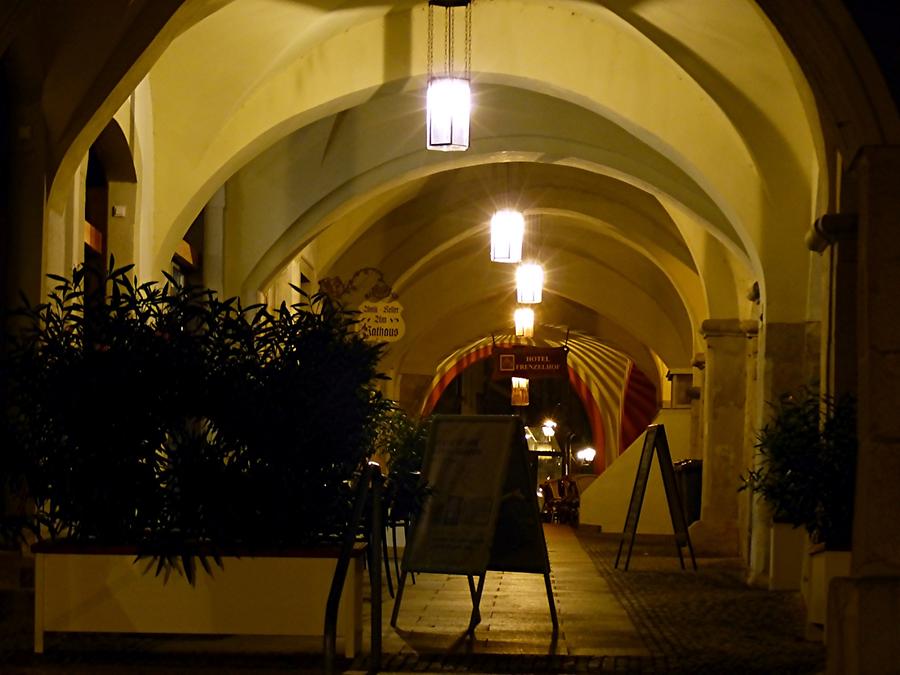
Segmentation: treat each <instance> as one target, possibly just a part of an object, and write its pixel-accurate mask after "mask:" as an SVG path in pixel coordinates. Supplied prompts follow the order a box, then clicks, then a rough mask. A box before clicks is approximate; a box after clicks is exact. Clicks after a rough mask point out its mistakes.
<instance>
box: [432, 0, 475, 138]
mask: <svg viewBox="0 0 900 675" xmlns="http://www.w3.org/2000/svg"><path fill="white" fill-rule="evenodd" d="M435 6H438V7H443V8H444V10H445V20H444V68H443V73H442V74H440V75H435V74H434V69H433V67H432V66H433V63H434V58H433V56H432V53H433V47H434V7H435ZM457 7H464V8H465V11H466V19H465V21H466V24H465V29H466V36H465V37H466V40H465V66H464V69H463V72H462V73H455V72H454V70H453V52H454V45H455V40H454V37H453V29H454V17H453V12H454V9H455V8H457ZM471 71H472V5H471V3H470V2H469V1H468V0H429V2H428V90H427V93H426V96H425V108H426V115H425V130H426V134H427V138H426V147H427V148H428V149H429V150H467V149H468V148H469V114H470V112H471V110H472V91H471V87H470V84H469V83H470V79H471V77H470V73H471Z"/></svg>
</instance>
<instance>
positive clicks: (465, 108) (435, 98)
mask: <svg viewBox="0 0 900 675" xmlns="http://www.w3.org/2000/svg"><path fill="white" fill-rule="evenodd" d="M471 107H472V95H471V90H470V89H469V81H468V80H467V79H463V78H460V77H436V78H434V79H432V80H431V81H430V82H429V83H428V94H427V96H426V108H427V114H426V128H427V130H428V140H427V147H428V149H429V150H448V151H449V150H467V149H468V147H469V111H470V110H471Z"/></svg>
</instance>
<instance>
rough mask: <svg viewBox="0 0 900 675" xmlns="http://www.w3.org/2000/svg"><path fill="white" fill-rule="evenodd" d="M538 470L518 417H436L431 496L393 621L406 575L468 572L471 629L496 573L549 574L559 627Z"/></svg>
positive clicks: (407, 559)
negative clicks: (534, 469) (539, 500)
mask: <svg viewBox="0 0 900 675" xmlns="http://www.w3.org/2000/svg"><path fill="white" fill-rule="evenodd" d="M531 474H532V472H531V470H530V469H529V463H528V444H527V443H526V441H525V428H524V426H523V425H522V421H521V420H520V419H519V418H518V417H516V416H512V415H435V416H434V417H433V418H432V425H431V435H430V437H429V440H428V447H427V450H426V453H425V460H424V463H423V466H422V479H423V480H424V482H425V484H426V485H427V486H428V490H429V493H428V496H427V497H426V499H425V502H424V504H423V507H422V510H421V512H420V513H419V515H418V516H417V518H416V520H415V524H414V526H413V530H412V533H411V535H410V540H409V541H408V542H407V544H406V549H405V551H404V555H403V569H402V572H401V574H400V582H399V584H398V589H397V598H396V600H395V601H394V609H393V612H392V614H391V626H396V625H397V616H398V614H399V611H400V603H401V601H402V599H403V589H404V587H405V584H406V577H407V574H409V573H410V572H412V573H437V574H461V575H466V577H467V578H468V581H469V592H470V594H471V597H472V616H471V619H470V621H469V626H468V628H467V632H470V633H471V632H472V631H473V630H474V629H475V626H477V625H478V623H479V622H480V621H481V613H480V611H479V605H480V602H481V595H482V592H483V590H484V581H485V576H486V574H487V572H488V571H489V570H490V571H503V572H531V573H536V574H543V575H544V585H545V587H546V590H547V600H548V603H549V607H550V619H551V622H552V625H553V632H554V633H556V632H557V630H558V626H559V624H558V620H557V616H556V605H555V603H554V601H553V589H552V587H551V583H550V559H549V557H548V556H547V543H546V541H545V539H544V529H543V525H542V523H541V519H540V512H539V509H538V503H537V488H536V479H535V476H533V475H531ZM475 577H478V583H477V586H476V583H475Z"/></svg>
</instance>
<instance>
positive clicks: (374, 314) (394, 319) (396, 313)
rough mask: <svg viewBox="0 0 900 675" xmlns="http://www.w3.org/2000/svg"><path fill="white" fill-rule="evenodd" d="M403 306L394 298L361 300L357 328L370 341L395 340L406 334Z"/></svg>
mask: <svg viewBox="0 0 900 675" xmlns="http://www.w3.org/2000/svg"><path fill="white" fill-rule="evenodd" d="M402 312H403V306H402V305H401V304H400V303H399V302H397V301H396V300H381V301H379V302H368V301H367V302H363V303H361V304H360V306H359V315H358V316H357V324H356V326H357V330H358V331H359V332H360V333H362V334H363V336H364V337H365V338H366V339H367V340H371V341H372V342H396V341H397V340H399V339H400V338H402V337H403V336H404V335H405V334H406V322H405V321H404V320H403V317H402V316H401V313H402Z"/></svg>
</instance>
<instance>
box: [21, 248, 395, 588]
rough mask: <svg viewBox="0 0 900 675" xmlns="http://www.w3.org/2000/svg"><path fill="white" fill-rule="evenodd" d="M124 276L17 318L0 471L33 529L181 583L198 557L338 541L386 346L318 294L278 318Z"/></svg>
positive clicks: (124, 271)
mask: <svg viewBox="0 0 900 675" xmlns="http://www.w3.org/2000/svg"><path fill="white" fill-rule="evenodd" d="M130 270H131V268H130V267H124V268H118V269H117V268H115V267H114V264H113V262H112V261H111V263H110V267H109V269H108V270H107V272H106V274H105V275H102V277H103V278H100V279H97V280H89V279H87V278H86V275H87V274H88V272H87V271H86V270H85V268H84V267H80V268H77V269H76V270H74V272H73V275H72V277H71V279H66V278H64V277H52V278H53V279H54V281H55V282H56V286H55V287H54V289H53V290H52V292H51V293H50V295H49V299H48V302H46V303H43V304H40V305H35V306H32V305H29V304H27V303H26V304H25V305H24V306H23V307H22V308H21V309H20V310H19V311H18V312H17V313H16V317H15V318H16V328H15V330H14V331H12V332H11V333H10V334H9V336H8V349H7V350H6V354H5V357H4V360H3V373H4V411H5V416H4V421H5V422H4V434H5V436H6V439H4V440H8V441H9V443H8V445H7V444H5V445H7V447H10V448H11V451H10V452H9V453H8V454H5V455H4V457H5V458H6V459H7V460H8V458H9V457H15V458H16V463H15V466H12V464H11V463H10V462H9V461H4V462H3V465H4V466H6V467H8V469H7V470H6V474H5V475H6V476H7V478H6V482H7V483H9V484H12V483H15V484H16V485H18V486H21V488H22V489H24V490H25V491H26V492H27V494H28V496H29V497H30V499H31V500H32V501H33V504H34V519H33V522H34V529H35V531H39V532H42V533H45V534H46V535H47V536H49V537H51V538H55V537H61V536H65V537H67V538H68V539H70V540H76V541H88V542H97V543H101V544H135V545H138V547H139V550H141V551H142V553H145V554H147V555H151V556H153V557H155V558H157V559H158V560H159V561H160V562H161V563H162V564H163V566H165V565H166V564H167V563H172V564H177V563H178V562H179V561H181V562H183V563H184V569H185V571H186V572H187V573H188V575H189V576H190V575H191V573H192V572H191V571H192V569H193V556H194V555H200V556H201V557H200V561H201V563H202V564H204V566H206V564H207V563H206V559H205V555H206V554H207V553H209V554H210V555H211V556H212V557H213V558H214V559H216V560H218V555H219V552H220V551H223V550H234V549H240V550H246V549H248V548H249V549H254V548H266V549H270V550H271V549H278V548H283V547H289V546H296V545H303V544H310V543H319V542H323V541H329V540H333V539H335V538H337V537H338V536H339V535H340V534H341V533H342V532H343V530H344V528H346V526H347V520H348V518H349V511H350V494H349V487H348V484H349V481H350V479H351V478H352V476H353V472H354V471H355V470H356V469H357V468H358V467H359V466H360V464H361V463H362V462H364V461H365V460H366V458H367V457H368V456H369V455H370V453H371V452H372V449H373V444H374V433H375V427H376V420H377V419H378V417H379V415H380V414H381V411H382V410H383V408H384V405H385V403H384V400H383V399H382V397H381V396H380V394H379V393H378V391H377V387H376V383H377V381H378V379H379V378H380V377H381V376H380V375H379V373H378V372H377V364H378V361H379V359H380V355H381V349H382V347H381V345H378V344H372V343H369V342H366V341H365V340H364V339H363V337H362V336H361V335H359V334H358V333H357V332H356V331H355V330H354V323H355V319H354V317H353V315H352V313H350V312H346V311H344V310H343V309H342V308H341V307H340V305H339V304H337V303H336V302H334V301H332V300H331V299H330V298H328V297H327V296H325V295H315V296H311V297H310V296H307V295H302V300H301V302H299V303H298V304H296V305H294V306H292V307H287V306H285V305H282V306H281V307H280V308H278V309H276V310H275V311H274V312H269V311H267V309H266V308H264V307H262V306H259V305H254V306H251V307H242V306H241V304H240V302H239V301H238V300H236V299H234V298H232V299H228V300H224V301H222V300H219V299H218V298H217V297H216V295H215V294H214V293H212V292H210V291H208V290H204V289H197V288H190V287H187V288H182V287H180V286H179V285H178V284H176V283H175V282H174V280H173V279H171V278H169V279H168V282H167V283H165V284H162V285H160V284H157V283H145V284H138V283H137V281H136V280H134V279H131V278H130V277H129V272H130ZM85 288H89V289H92V290H90V291H87V292H86V291H85ZM189 563H190V565H189Z"/></svg>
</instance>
